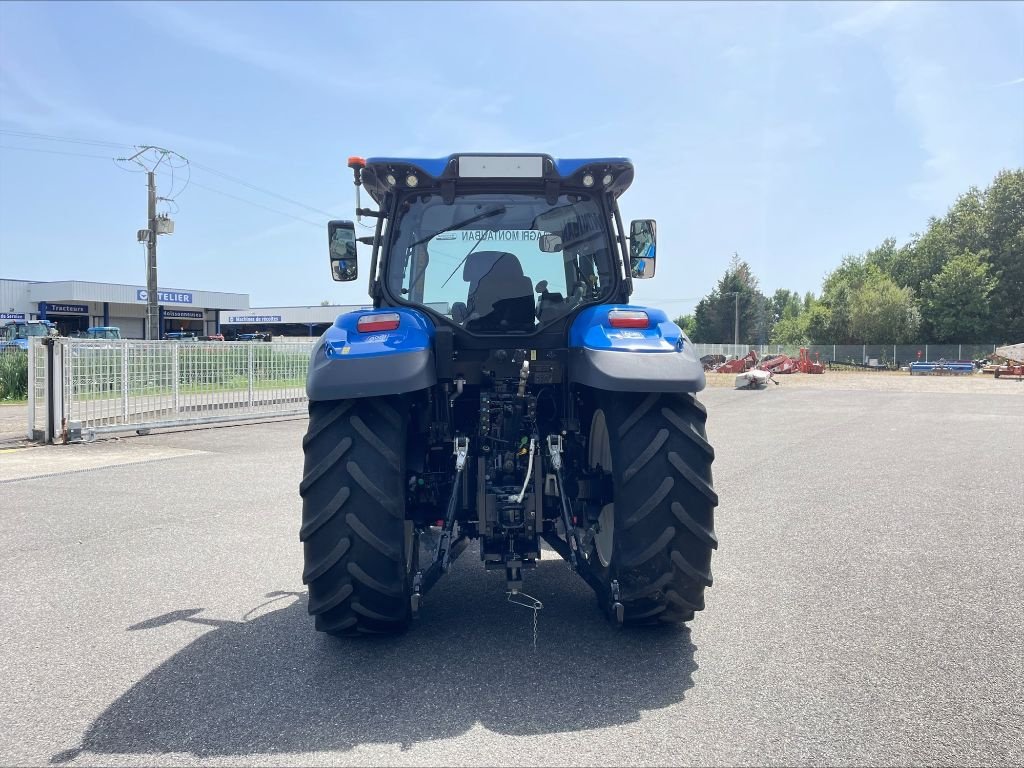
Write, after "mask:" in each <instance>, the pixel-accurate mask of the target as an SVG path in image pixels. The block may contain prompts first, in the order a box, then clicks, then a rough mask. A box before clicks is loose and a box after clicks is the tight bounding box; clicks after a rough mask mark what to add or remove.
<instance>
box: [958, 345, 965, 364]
mask: <svg viewBox="0 0 1024 768" xmlns="http://www.w3.org/2000/svg"><path fill="white" fill-rule="evenodd" d="M956 359H957V360H963V359H964V345H963V344H957V345H956Z"/></svg>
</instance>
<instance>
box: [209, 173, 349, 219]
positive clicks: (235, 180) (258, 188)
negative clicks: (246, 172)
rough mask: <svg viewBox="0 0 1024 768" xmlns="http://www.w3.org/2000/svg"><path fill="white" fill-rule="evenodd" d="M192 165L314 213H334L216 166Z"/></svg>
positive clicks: (326, 214)
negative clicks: (228, 172)
mask: <svg viewBox="0 0 1024 768" xmlns="http://www.w3.org/2000/svg"><path fill="white" fill-rule="evenodd" d="M192 165H194V166H195V167H196V168H198V169H200V170H203V171H206V172H207V173H212V174H214V175H216V176H220V177H222V178H225V179H227V180H228V181H233V182H235V183H236V184H241V185H242V186H243V187H248V188H249V189H251V190H254V191H256V192H262V193H263V194H264V195H270V196H271V197H276V198H277V199H278V200H284V201H285V202H286V203H291V204H292V205H296V206H298V207H299V208H305V209H306V210H307V211H310V212H312V213H319V214H322V215H323V216H327V217H328V218H331V217H332V216H333V215H334V214H332V213H329V212H328V211H323V210H321V209H319V208H314V207H313V206H311V205H306V204H305V203H300V202H299V201H298V200H293V199H292V198H290V197H285V196H284V195H280V194H278V193H277V192H271V191H270V190H269V189H264V188H263V187H258V186H256V185H255V184H250V183H249V182H248V181H244V180H242V179H239V178H238V177H236V176H231V175H230V174H227V173H224V172H223V171H218V170H217V169H216V168H211V167H210V166H208V165H203V164H201V163H192Z"/></svg>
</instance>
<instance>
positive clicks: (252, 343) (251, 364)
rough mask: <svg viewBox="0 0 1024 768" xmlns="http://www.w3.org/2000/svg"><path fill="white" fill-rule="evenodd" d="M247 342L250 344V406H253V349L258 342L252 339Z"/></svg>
mask: <svg viewBox="0 0 1024 768" xmlns="http://www.w3.org/2000/svg"><path fill="white" fill-rule="evenodd" d="M247 344H248V345H249V407H250V408H252V403H253V400H252V378H253V376H252V367H253V362H252V358H253V354H252V349H253V347H254V346H255V345H256V342H254V341H250V342H247Z"/></svg>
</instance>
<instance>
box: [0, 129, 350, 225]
mask: <svg viewBox="0 0 1024 768" xmlns="http://www.w3.org/2000/svg"><path fill="white" fill-rule="evenodd" d="M0 134H5V135H8V136H17V137H20V138H28V139H39V140H42V141H60V142H66V143H71V144H84V145H87V146H96V147H115V148H118V149H125V148H131V147H133V146H137V145H132V144H123V143H120V142H113V141H100V140H97V139H76V138H72V137H70V136H55V135H53V134H48V133H31V132H28V131H11V130H6V129H0ZM12 149H17V148H16V147H12ZM24 149H25V151H28V152H31V151H36V152H44V151H46V150H41V149H40V150H32V149H28V148H24ZM50 152H51V153H54V154H56V151H55V150H50ZM92 157H98V156H97V155H93V156H92ZM186 164H187V165H188V166H189V167H190V171H189V173H191V168H192V167H195V168H198V169H200V170H203V171H206V172H207V173H212V174H213V175H215V176H220V177H221V178H223V179H226V180H228V181H231V182H234V183H235V184H240V185H241V186H243V187H248V188H249V189H251V190H253V191H254V192H259V193H261V194H264V195H269V196H270V197H276V198H277V199H278V200H282V201H284V202H286V203H289V204H291V205H294V206H297V207H299V208H304V209H305V210H307V211H310V212H311V213H316V214H320V215H322V216H326V217H328V218H332V217H333V216H334V214H332V213H330V212H328V211H324V210H322V209H320V208H315V207H313V206H312V205H306V204H305V203H303V202H300V201H299V200H295V199H294V198H291V197H287V196H286V195H282V194H280V193H278V192H274V191H272V190H269V189H266V188H265V187H261V186H258V185H256V184H253V183H251V182H248V181H245V180H244V179H240V178H238V177H237V176H232V175H231V174H229V173H225V172H224V171H219V170H217V169H216V168H211V167H210V166H208V165H205V164H203V163H196V162H190V163H189V162H187V163H186ZM179 167H181V166H179ZM187 185H188V182H187V181H186V186H187ZM197 186H198V185H197ZM182 191H184V188H182ZM179 194H180V192H179ZM175 197H177V195H175ZM238 199H242V198H238ZM267 210H271V211H273V210H275V209H273V208H267ZM286 215H287V214H286ZM293 218H295V217H293ZM317 226H319V225H317Z"/></svg>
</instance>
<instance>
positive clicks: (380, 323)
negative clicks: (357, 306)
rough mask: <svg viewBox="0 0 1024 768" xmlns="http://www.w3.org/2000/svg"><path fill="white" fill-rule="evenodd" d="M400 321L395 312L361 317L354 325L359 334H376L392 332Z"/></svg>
mask: <svg viewBox="0 0 1024 768" xmlns="http://www.w3.org/2000/svg"><path fill="white" fill-rule="evenodd" d="M400 321H401V317H399V315H398V313H397V312H386V313H383V314H380V315H363V316H362V317H360V318H359V322H357V323H356V329H357V330H358V331H359V332H360V333H376V332H377V331H393V330H395V329H396V328H397V327H398V323H399V322H400Z"/></svg>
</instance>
